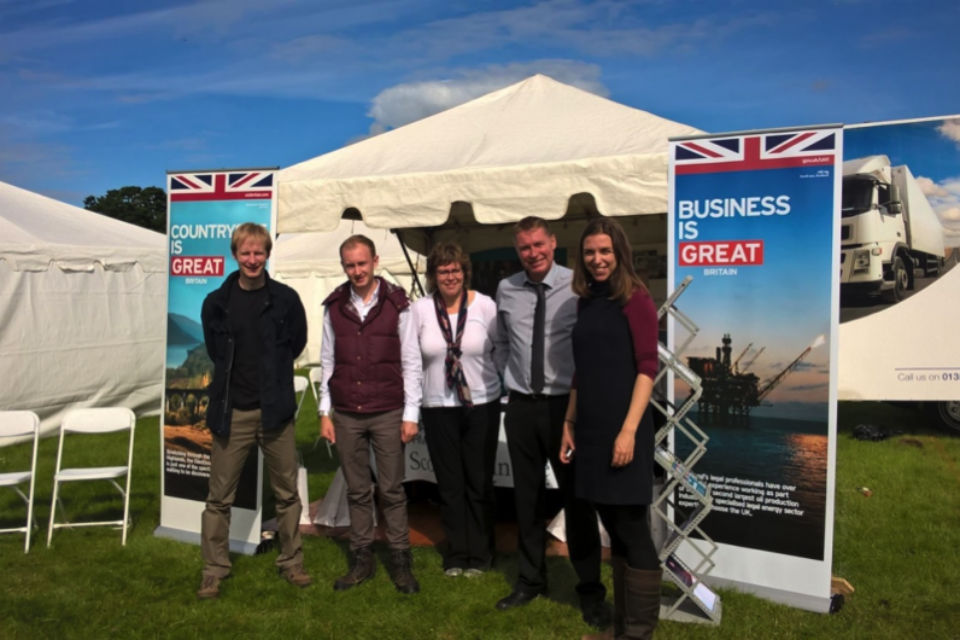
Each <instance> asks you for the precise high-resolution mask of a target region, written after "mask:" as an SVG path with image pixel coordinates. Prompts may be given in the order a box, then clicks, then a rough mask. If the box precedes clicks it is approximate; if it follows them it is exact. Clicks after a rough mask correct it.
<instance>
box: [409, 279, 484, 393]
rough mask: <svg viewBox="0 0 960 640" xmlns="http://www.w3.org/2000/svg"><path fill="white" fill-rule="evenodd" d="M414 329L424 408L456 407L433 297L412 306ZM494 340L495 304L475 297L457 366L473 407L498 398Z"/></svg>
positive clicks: (454, 323) (454, 318)
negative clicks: (419, 360)
mask: <svg viewBox="0 0 960 640" xmlns="http://www.w3.org/2000/svg"><path fill="white" fill-rule="evenodd" d="M412 310H413V321H414V326H415V327H416V330H417V336H418V337H419V338H420V353H421V354H422V355H423V406H424V407H459V406H460V399H459V398H457V392H456V390H455V389H452V388H450V387H448V386H447V378H446V370H445V368H444V361H445V360H446V357H447V342H446V341H445V340H444V339H443V332H442V331H440V324H439V323H438V322H437V312H436V309H435V308H434V302H433V296H432V295H428V296H425V297H423V298H420V299H419V300H417V301H416V302H414V303H413V305H412ZM459 315H460V314H458V313H454V314H450V325H451V327H452V328H453V330H454V331H455V330H456V327H457V317H458V316H459ZM496 337H497V305H496V303H494V301H493V299H492V298H490V297H489V296H485V295H483V294H482V293H480V292H476V293H475V294H474V298H473V302H471V303H470V304H469V305H468V307H467V323H466V326H464V328H463V338H462V339H461V340H460V350H461V351H462V355H461V356H460V363H461V364H462V365H463V374H464V377H465V378H466V379H467V386H468V387H469V388H470V396H471V398H472V400H473V404H475V405H477V404H484V403H486V402H492V401H494V400H496V399H497V398H499V397H500V376H499V375H498V374H497V367H496V364H495V363H494V360H493V345H494V343H495V342H496Z"/></svg>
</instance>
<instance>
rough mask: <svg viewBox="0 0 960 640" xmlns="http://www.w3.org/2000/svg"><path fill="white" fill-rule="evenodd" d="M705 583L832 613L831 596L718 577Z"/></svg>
mask: <svg viewBox="0 0 960 640" xmlns="http://www.w3.org/2000/svg"><path fill="white" fill-rule="evenodd" d="M704 582H706V583H707V584H709V585H710V586H711V587H715V588H721V589H735V590H737V591H740V592H741V593H749V594H751V595H755V596H757V597H760V598H763V599H764V600H770V601H771V602H776V603H779V604H785V605H788V606H791V607H796V608H797V609H804V610H805V611H813V612H814V613H830V594H829V593H827V595H825V596H823V597H820V596H813V595H810V594H806V593H797V592H796V591H787V590H785V589H774V588H773V587H763V586H760V585H756V584H749V583H746V582H738V581H736V580H727V579H725V578H718V577H716V576H709V577H707V578H706V579H705V580H704Z"/></svg>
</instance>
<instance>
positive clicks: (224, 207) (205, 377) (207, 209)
mask: <svg viewBox="0 0 960 640" xmlns="http://www.w3.org/2000/svg"><path fill="white" fill-rule="evenodd" d="M167 187H168V189H167V193H168V196H167V198H168V206H167V211H168V216H167V220H168V222H167V227H168V232H167V240H168V243H169V246H170V277H169V285H168V292H169V295H168V300H167V351H166V368H165V372H166V376H165V383H164V401H163V423H162V425H161V439H160V442H161V445H160V446H161V464H162V473H161V479H162V480H161V499H160V526H159V527H157V529H156V531H155V535H158V536H163V537H169V538H174V539H177V540H184V541H187V542H193V543H199V542H200V514H201V513H202V511H203V508H204V505H205V501H206V498H207V487H208V479H209V477H210V447H211V443H212V441H213V437H212V435H211V433H210V431H209V429H207V426H206V409H207V403H208V396H207V387H208V385H209V384H210V380H211V379H212V376H213V362H212V361H211V360H210V357H209V356H208V355H207V350H206V346H205V344H204V339H203V329H202V326H201V321H200V310H201V307H202V305H203V300H204V298H206V296H207V294H209V293H210V292H212V291H214V290H215V289H217V288H218V287H219V286H220V285H221V284H223V281H224V280H225V279H226V276H227V275H229V274H230V272H231V271H233V270H234V269H236V268H237V263H236V260H235V259H234V257H233V255H232V254H231V252H230V238H231V235H232V234H233V230H234V229H235V228H236V227H237V226H238V225H240V224H242V223H244V222H256V223H258V224H262V225H263V226H265V227H266V228H267V229H272V228H273V226H274V225H273V221H274V219H275V211H274V202H275V201H274V197H273V196H274V188H275V187H274V171H273V170H272V169H271V170H263V169H236V170H222V171H196V172H187V171H179V172H170V173H169V174H168V175H167ZM262 466H263V465H262V458H261V456H260V454H259V453H258V454H257V455H251V456H250V457H249V459H248V460H247V464H246V467H245V468H244V471H243V474H242V475H241V478H240V484H239V486H238V487H237V493H236V500H235V501H234V505H233V517H232V519H231V522H230V548H231V550H233V551H238V552H243V553H253V551H254V550H255V549H256V547H257V544H259V542H260V519H261V514H260V505H261V489H262V488H261V484H260V476H261V473H262Z"/></svg>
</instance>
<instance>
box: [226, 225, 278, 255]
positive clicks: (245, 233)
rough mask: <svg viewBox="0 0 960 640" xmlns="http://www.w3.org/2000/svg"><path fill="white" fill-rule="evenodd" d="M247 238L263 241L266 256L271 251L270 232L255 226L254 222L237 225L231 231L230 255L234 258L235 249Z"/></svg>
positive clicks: (271, 239)
mask: <svg viewBox="0 0 960 640" xmlns="http://www.w3.org/2000/svg"><path fill="white" fill-rule="evenodd" d="M247 238H256V239H258V240H263V248H264V250H265V251H266V252H267V255H268V256H269V255H270V252H271V251H272V250H273V238H271V237H270V232H269V231H267V228H266V227H265V226H263V225H262V224H257V223H256V222H244V223H243V224H241V225H238V226H237V228H236V229H234V230H233V235H232V236H230V253H232V254H233V255H234V256H236V255H237V247H239V246H240V245H241V244H243V241H244V240H246V239H247Z"/></svg>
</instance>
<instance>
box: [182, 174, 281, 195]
mask: <svg viewBox="0 0 960 640" xmlns="http://www.w3.org/2000/svg"><path fill="white" fill-rule="evenodd" d="M167 182H168V184H169V187H170V188H169V192H170V201H171V202H185V201H191V200H263V199H269V198H270V197H272V196H273V171H224V172H209V173H171V174H169V175H168V176H167Z"/></svg>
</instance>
